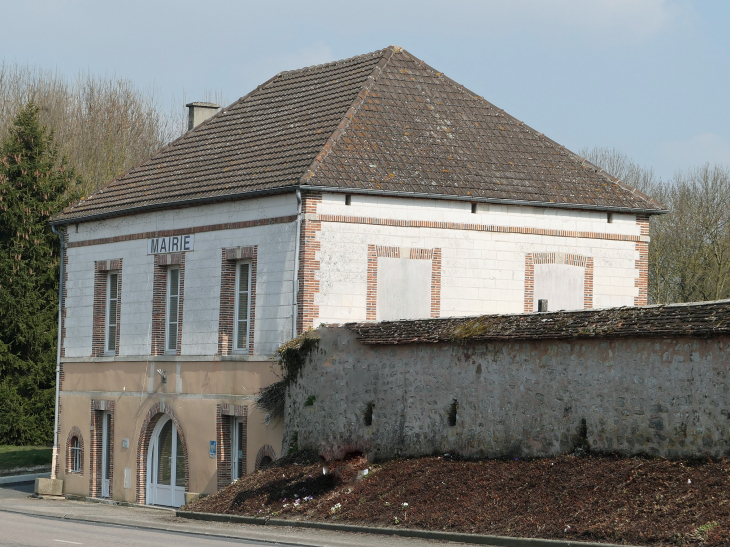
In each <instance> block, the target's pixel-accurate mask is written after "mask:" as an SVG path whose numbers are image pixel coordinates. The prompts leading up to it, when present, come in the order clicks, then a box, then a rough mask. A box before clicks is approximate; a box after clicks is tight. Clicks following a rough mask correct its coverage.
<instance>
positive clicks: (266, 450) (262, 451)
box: [256, 444, 276, 470]
mask: <svg viewBox="0 0 730 547" xmlns="http://www.w3.org/2000/svg"><path fill="white" fill-rule="evenodd" d="M267 456H268V457H269V458H271V461H272V462H273V461H276V452H275V451H274V449H273V448H272V446H271V445H268V444H265V445H264V446H262V447H261V448H259V451H258V454H256V470H258V469H260V468H261V460H263V459H264V458H265V457H267Z"/></svg>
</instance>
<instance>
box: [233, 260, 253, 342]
mask: <svg viewBox="0 0 730 547" xmlns="http://www.w3.org/2000/svg"><path fill="white" fill-rule="evenodd" d="M241 266H248V292H247V294H248V307H247V309H246V345H245V347H238V324H239V312H240V306H239V296H240V291H239V290H238V285H239V282H240V279H241ZM252 270H253V268H252V263H251V262H250V261H248V260H244V261H241V262H237V263H236V281H235V283H236V284H235V287H234V292H235V297H236V299H235V304H234V307H233V351H234V353H248V352H249V346H250V344H251V340H250V334H251V273H252Z"/></svg>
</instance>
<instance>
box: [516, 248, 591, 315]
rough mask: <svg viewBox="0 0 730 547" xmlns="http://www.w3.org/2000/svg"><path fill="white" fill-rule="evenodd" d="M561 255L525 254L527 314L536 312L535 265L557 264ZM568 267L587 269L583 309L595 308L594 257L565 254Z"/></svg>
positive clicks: (584, 276) (584, 281)
mask: <svg viewBox="0 0 730 547" xmlns="http://www.w3.org/2000/svg"><path fill="white" fill-rule="evenodd" d="M558 254H559V253H527V254H525V307H524V311H525V313H533V312H534V311H536V310H535V264H556V263H557V255H558ZM562 256H563V258H564V262H561V264H567V265H568V266H578V267H580V268H585V271H584V274H583V309H590V308H592V307H593V257H592V256H581V255H575V254H563V255H562Z"/></svg>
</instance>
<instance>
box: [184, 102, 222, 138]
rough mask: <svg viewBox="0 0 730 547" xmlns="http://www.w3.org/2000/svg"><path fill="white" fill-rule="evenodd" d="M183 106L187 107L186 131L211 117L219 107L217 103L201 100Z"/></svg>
mask: <svg viewBox="0 0 730 547" xmlns="http://www.w3.org/2000/svg"><path fill="white" fill-rule="evenodd" d="M185 106H186V107H187V109H188V131H190V130H191V129H193V128H194V127H198V126H199V125H200V124H201V123H203V122H204V121H205V120H207V119H208V118H210V117H212V116H213V115H214V114H216V113H217V112H218V109H219V108H220V105H218V104H214V103H203V102H194V103H188V104H186V105H185Z"/></svg>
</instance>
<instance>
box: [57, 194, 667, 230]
mask: <svg viewBox="0 0 730 547" xmlns="http://www.w3.org/2000/svg"><path fill="white" fill-rule="evenodd" d="M297 189H299V190H301V191H309V192H323V193H327V192H330V193H337V194H358V195H373V196H389V197H401V198H419V199H438V200H446V201H465V202H469V203H493V204H495V205H515V206H523V207H549V208H554V209H572V210H583V211H605V212H611V213H627V214H640V215H664V214H667V213H669V210H668V209H645V208H636V207H617V206H610V205H593V204H582V203H563V202H552V201H549V202H546V201H528V200H519V199H506V198H487V197H477V196H456V195H449V194H433V193H425V192H397V191H393V190H373V189H364V188H339V187H330V186H313V185H290V186H282V187H280V188H270V189H266V190H254V191H250V192H240V193H236V194H226V195H221V196H211V197H205V198H196V199H188V200H180V201H170V202H165V203H153V204H149V205H140V206H138V207H131V208H129V209H120V210H116V211H106V212H103V213H98V214H92V215H84V216H79V217H71V218H63V219H58V220H51V221H50V222H49V224H51V225H52V226H66V225H68V224H78V223H81V222H91V221H94V220H104V219H107V218H115V217H121V216H129V215H136V214H140V213H148V212H152V211H159V210H163V209H176V208H181V207H193V206H196V205H208V204H212V203H221V202H224V201H238V200H242V199H252V198H257V197H263V196H270V195H276V194H285V193H289V192H295V191H296V190H297Z"/></svg>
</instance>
